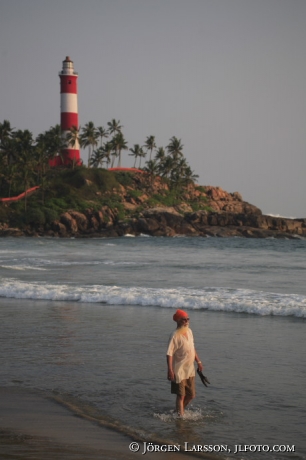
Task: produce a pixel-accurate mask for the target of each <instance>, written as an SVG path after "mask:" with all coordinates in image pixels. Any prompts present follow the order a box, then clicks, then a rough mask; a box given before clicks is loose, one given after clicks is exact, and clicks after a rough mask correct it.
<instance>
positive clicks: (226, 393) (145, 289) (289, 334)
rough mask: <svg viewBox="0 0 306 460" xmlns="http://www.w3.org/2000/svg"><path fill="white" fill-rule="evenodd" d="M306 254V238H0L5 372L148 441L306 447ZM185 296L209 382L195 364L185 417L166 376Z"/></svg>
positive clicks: (301, 454) (7, 379)
mask: <svg viewBox="0 0 306 460" xmlns="http://www.w3.org/2000/svg"><path fill="white" fill-rule="evenodd" d="M305 256H306V241H305V240H301V239H296V240H274V239H242V238H226V239H218V238H150V237H145V236H143V237H138V238H129V237H126V238H118V239H111V238H109V239H84V240H83V239H48V238H38V239H27V238H18V239H13V238H7V239H0V345H1V347H0V363H1V374H0V385H1V386H6V387H16V386H17V387H22V388H29V389H32V390H37V391H40V392H43V393H44V394H46V395H51V396H54V397H56V398H57V399H58V400H60V401H62V402H64V403H67V404H69V407H70V408H74V409H75V410H77V411H78V413H83V414H84V415H86V414H90V415H91V416H92V417H95V418H97V419H99V420H103V421H104V422H105V423H106V424H109V425H110V426H115V427H116V428H118V429H120V430H122V431H125V432H127V433H130V434H134V435H135V436H138V437H140V438H141V439H143V440H145V441H147V442H150V441H152V442H154V440H160V441H162V442H167V443H177V444H179V445H181V446H182V449H183V446H184V445H185V446H186V444H185V443H187V446H188V448H190V447H192V446H194V445H195V446H204V445H205V446H207V445H209V446H220V445H222V446H228V449H229V450H230V452H229V451H228V452H227V453H226V456H227V457H233V458H257V457H261V456H262V455H263V454H262V453H260V452H259V451H258V450H259V448H258V447H257V448H256V452H249V451H247V450H246V449H247V448H245V446H265V449H267V446H268V447H269V449H271V452H265V453H264V455H265V456H266V457H267V458H271V459H272V458H277V459H280V458H281V459H283V458H288V457H290V458H292V457H293V456H294V457H296V458H306V441H305V435H304V427H305V422H306V417H305V409H306V404H305V383H306V367H305V351H306V340H305V318H306V284H305V280H306V257H305ZM176 308H183V309H186V310H187V311H188V313H189V316H190V318H191V321H190V327H191V328H192V330H193V333H194V337H195V343H196V349H197V352H198V354H199V356H200V358H201V360H202V361H203V363H204V365H205V369H204V374H205V375H207V377H208V379H209V380H210V382H211V384H210V385H209V387H208V388H206V387H204V386H203V385H202V383H201V381H200V379H199V378H198V377H196V379H197V396H196V399H195V400H194V401H193V402H192V404H191V405H190V407H189V409H188V410H187V411H186V414H185V417H184V418H183V419H178V418H177V416H176V414H175V411H174V396H173V395H171V394H170V388H169V382H168V381H167V379H166V373H167V370H166V358H165V353H166V347H167V341H168V338H169V335H170V333H171V332H172V330H173V329H174V328H175V323H174V322H173V320H172V316H173V313H174V312H175V309H176ZM236 446H240V447H236ZM274 446H280V447H279V448H278V447H276V448H275V450H284V446H289V448H290V450H292V446H294V449H295V453H293V452H291V453H290V452H272V450H273V449H274ZM216 449H218V447H216ZM237 449H238V450H239V451H238V452H237V453H236V454H235V453H234V452H235V451H236V450H237ZM252 449H253V450H254V447H252Z"/></svg>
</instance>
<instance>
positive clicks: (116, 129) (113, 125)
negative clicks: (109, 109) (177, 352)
mask: <svg viewBox="0 0 306 460" xmlns="http://www.w3.org/2000/svg"><path fill="white" fill-rule="evenodd" d="M107 124H108V132H109V133H110V134H118V133H121V129H122V128H123V126H121V125H120V120H115V118H113V119H112V121H108V122H107Z"/></svg>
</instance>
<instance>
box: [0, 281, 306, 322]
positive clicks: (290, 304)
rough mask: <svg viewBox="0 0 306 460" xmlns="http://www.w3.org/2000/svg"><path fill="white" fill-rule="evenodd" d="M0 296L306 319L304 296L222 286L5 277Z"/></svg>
mask: <svg viewBox="0 0 306 460" xmlns="http://www.w3.org/2000/svg"><path fill="white" fill-rule="evenodd" d="M0 297H6V298H16V299H33V300H54V301H78V302H86V303H106V304H109V305H138V306H154V307H162V308H185V309H189V310H211V311H224V312H238V313H249V314H255V315H262V316H266V315H275V316H294V317H297V318H306V296H305V295H299V294H278V293H271V292H263V291H255V290H250V289H230V288H223V287H222V288H220V287H217V288H214V287H206V288H203V289H186V288H183V287H178V288H175V289H158V288H144V287H120V286H106V285H83V286H80V285H75V284H48V283H45V282H32V283H31V282H30V283H29V282H23V281H20V280H17V279H12V278H6V279H2V280H1V282H0Z"/></svg>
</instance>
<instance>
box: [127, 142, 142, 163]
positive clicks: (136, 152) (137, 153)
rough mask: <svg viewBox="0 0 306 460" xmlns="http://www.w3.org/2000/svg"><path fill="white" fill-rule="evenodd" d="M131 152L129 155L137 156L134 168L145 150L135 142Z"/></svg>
mask: <svg viewBox="0 0 306 460" xmlns="http://www.w3.org/2000/svg"><path fill="white" fill-rule="evenodd" d="M130 152H132V153H129V155H130V156H134V157H135V161H134V168H135V166H136V160H137V158H138V157H139V156H141V154H142V153H143V150H142V148H141V147H140V145H139V144H134V147H133V148H131V149H130Z"/></svg>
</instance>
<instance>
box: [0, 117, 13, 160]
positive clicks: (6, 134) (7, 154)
mask: <svg viewBox="0 0 306 460" xmlns="http://www.w3.org/2000/svg"><path fill="white" fill-rule="evenodd" d="M13 131H14V128H12V127H11V123H10V122H9V121H8V120H4V121H3V123H0V153H1V157H2V161H3V162H5V163H6V164H10V163H12V161H13V156H14V154H13V151H12V148H11V147H12V143H11V139H12V136H13Z"/></svg>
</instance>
